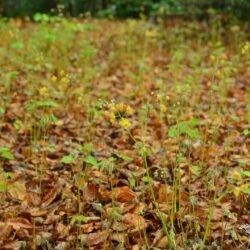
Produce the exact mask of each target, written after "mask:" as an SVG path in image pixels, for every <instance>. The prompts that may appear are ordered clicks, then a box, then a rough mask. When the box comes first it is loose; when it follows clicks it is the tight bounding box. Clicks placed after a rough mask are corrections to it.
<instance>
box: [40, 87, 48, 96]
mask: <svg viewBox="0 0 250 250" xmlns="http://www.w3.org/2000/svg"><path fill="white" fill-rule="evenodd" d="M39 94H40V95H41V96H48V95H49V91H48V89H47V87H45V86H44V87H42V88H40V89H39Z"/></svg>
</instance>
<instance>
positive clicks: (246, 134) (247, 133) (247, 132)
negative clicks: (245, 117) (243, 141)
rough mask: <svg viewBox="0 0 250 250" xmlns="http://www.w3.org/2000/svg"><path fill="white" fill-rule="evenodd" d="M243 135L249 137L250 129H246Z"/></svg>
mask: <svg viewBox="0 0 250 250" xmlns="http://www.w3.org/2000/svg"><path fill="white" fill-rule="evenodd" d="M243 135H245V136H248V135H250V129H247V128H246V129H244V131H243Z"/></svg>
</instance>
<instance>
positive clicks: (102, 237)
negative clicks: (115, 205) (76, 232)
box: [79, 230, 110, 246]
mask: <svg viewBox="0 0 250 250" xmlns="http://www.w3.org/2000/svg"><path fill="white" fill-rule="evenodd" d="M109 233H110V232H109V230H104V231H100V232H96V233H90V234H82V235H80V236H79V238H80V239H81V242H82V243H83V244H84V245H87V246H96V245H99V244H101V243H103V242H105V241H106V240H107V238H108V236H109Z"/></svg>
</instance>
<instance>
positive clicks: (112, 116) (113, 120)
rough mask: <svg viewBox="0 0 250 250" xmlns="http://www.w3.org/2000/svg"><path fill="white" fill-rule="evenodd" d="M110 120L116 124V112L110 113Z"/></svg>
mask: <svg viewBox="0 0 250 250" xmlns="http://www.w3.org/2000/svg"><path fill="white" fill-rule="evenodd" d="M109 121H110V122H111V124H113V125H114V124H115V121H116V119H115V114H114V113H110V114H109Z"/></svg>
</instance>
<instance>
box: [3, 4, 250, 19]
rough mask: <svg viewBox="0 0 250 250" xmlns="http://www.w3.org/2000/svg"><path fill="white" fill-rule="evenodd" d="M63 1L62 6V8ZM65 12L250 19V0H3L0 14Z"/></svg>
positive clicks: (99, 15) (122, 15) (21, 14)
mask: <svg viewBox="0 0 250 250" xmlns="http://www.w3.org/2000/svg"><path fill="white" fill-rule="evenodd" d="M62 5H63V8H62ZM58 6H59V9H60V11H61V12H63V13H64V14H66V15H72V16H77V15H79V14H81V13H86V12H89V13H91V14H92V15H94V16H97V17H106V16H114V17H119V18H127V17H139V16H140V14H141V13H144V14H146V15H157V14H159V13H160V14H161V15H163V14H164V15H190V16H199V17H202V16H206V15H208V14H209V13H210V14H211V13H220V14H221V13H225V14H229V15H234V16H236V17H238V18H241V19H247V20H249V16H250V0H0V8H1V15H3V16H7V17H14V16H32V15H34V14H35V13H38V12H39V13H51V14H58Z"/></svg>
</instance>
